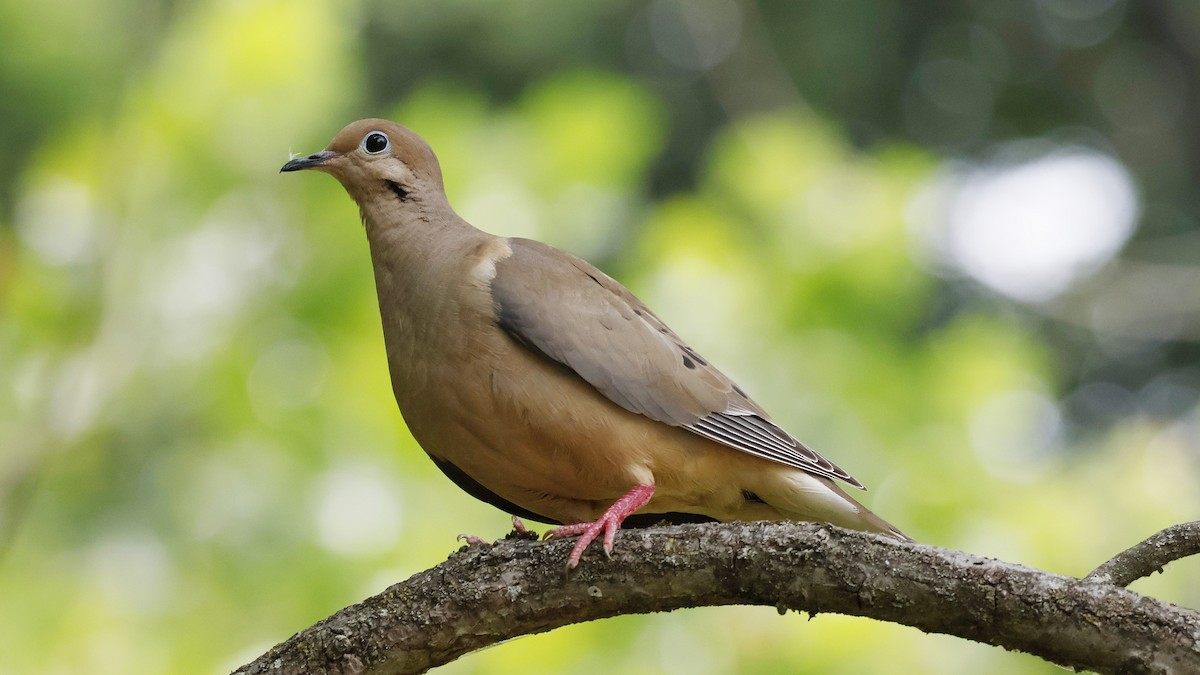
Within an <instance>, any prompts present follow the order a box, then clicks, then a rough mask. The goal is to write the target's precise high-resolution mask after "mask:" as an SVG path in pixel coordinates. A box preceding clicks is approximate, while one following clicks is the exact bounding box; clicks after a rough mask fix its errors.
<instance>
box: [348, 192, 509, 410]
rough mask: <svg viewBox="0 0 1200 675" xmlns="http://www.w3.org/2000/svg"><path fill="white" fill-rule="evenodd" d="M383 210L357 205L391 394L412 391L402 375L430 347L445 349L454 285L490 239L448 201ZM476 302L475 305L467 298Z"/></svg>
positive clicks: (455, 306) (460, 307)
mask: <svg viewBox="0 0 1200 675" xmlns="http://www.w3.org/2000/svg"><path fill="white" fill-rule="evenodd" d="M401 206H404V207H406V208H391V209H388V210H387V211H381V210H373V209H371V208H365V207H364V208H363V222H364V224H365V226H366V231H367V239H368V241H369V242H370V246H371V260H372V263H373V264H374V268H375V286H376V290H377V292H378V296H379V313H380V316H381V318H382V320H383V333H384V339H385V341H386V343H387V350H388V361H389V364H390V365H391V369H392V378H393V386H395V387H396V388H397V396H399V395H400V393H401V391H402V390H409V389H413V388H414V387H415V385H414V386H413V387H410V386H409V383H407V379H406V378H412V377H416V376H417V374H418V373H419V370H420V369H419V368H417V367H414V364H416V363H418V362H419V361H420V359H421V358H422V354H428V353H429V352H430V351H431V350H436V349H447V348H449V345H444V344H440V343H441V342H444V341H445V340H446V339H447V336H446V335H445V331H444V327H445V326H446V325H454V323H455V322H456V321H457V320H458V317H457V316H452V315H453V314H455V313H457V312H462V311H464V304H463V298H461V297H459V296H460V295H462V294H463V293H467V292H469V289H466V288H464V284H463V283H460V282H461V280H462V279H464V276H465V273H464V270H466V269H469V267H470V265H471V264H472V258H473V256H474V255H475V253H474V252H475V251H477V250H479V248H480V247H481V246H483V245H486V244H487V242H488V241H489V240H494V239H497V238H496V237H493V236H492V235H489V234H487V233H485V232H482V231H480V230H477V229H476V228H474V227H473V226H471V225H470V224H469V223H467V222H466V221H464V220H463V219H461V218H459V217H458V215H457V214H455V213H454V211H453V210H452V209H450V207H449V206H448V205H445V204H443V205H436V204H434V205H429V206H430V208H416V206H417V205H414V204H402V205H401ZM473 304H478V303H473Z"/></svg>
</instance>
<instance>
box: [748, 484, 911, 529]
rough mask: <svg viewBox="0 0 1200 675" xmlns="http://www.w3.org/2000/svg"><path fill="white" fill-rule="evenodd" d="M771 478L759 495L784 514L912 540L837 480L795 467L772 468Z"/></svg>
mask: <svg viewBox="0 0 1200 675" xmlns="http://www.w3.org/2000/svg"><path fill="white" fill-rule="evenodd" d="M771 476H772V478H773V480H770V481H769V483H770V484H769V485H764V486H763V489H761V491H759V492H758V494H759V496H760V497H761V498H762V499H763V500H764V501H766V502H767V504H770V505H771V506H773V507H774V508H775V509H776V510H778V511H779V512H780V513H782V514H783V515H784V516H786V517H788V518H793V519H795V520H809V521H818V522H820V521H823V522H828V523H833V524H834V525H840V526H842V527H848V528H851V529H854V530H863V531H866V532H878V533H880V534H886V535H888V536H890V537H892V538H894V539H898V540H900V541H912V538H911V537H909V536H908V535H906V534H904V533H903V532H901V531H900V530H899V529H898V528H897V527H896V526H894V525H892V524H891V523H889V522H887V521H886V520H884V519H883V518H880V517H879V516H877V515H875V514H874V513H873V512H872V511H871V510H870V509H868V508H867V507H865V506H863V505H862V504H859V503H858V501H857V500H855V499H854V498H853V497H851V496H850V495H848V494H846V491H845V490H843V489H842V488H841V487H840V486H839V485H838V484H837V483H834V482H833V481H832V480H830V479H828V478H825V477H824V476H816V475H813V474H811V473H808V472H806V471H801V470H799V469H797V470H795V471H789V472H778V471H777V472H773V473H772V474H771Z"/></svg>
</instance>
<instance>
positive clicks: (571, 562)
mask: <svg viewBox="0 0 1200 675" xmlns="http://www.w3.org/2000/svg"><path fill="white" fill-rule="evenodd" d="M653 496H654V486H653V485H635V486H634V487H633V489H632V490H630V491H629V492H627V493H625V496H624V497H621V498H620V499H618V500H617V501H616V502H614V503H613V505H612V506H610V507H608V510H607V511H605V512H604V515H602V516H600V517H599V518H598V519H596V520H595V521H594V522H591V523H571V524H570V525H563V526H562V527H556V528H554V529H553V530H550V531H549V532H547V533H546V538H547V539H560V538H562V537H570V536H572V535H576V534H577V535H579V541H577V542H575V548H573V549H571V555H570V556H569V557H568V558H567V569H568V570H570V569H574V568H575V567H577V566H578V565H579V559H580V558H581V557H583V552H584V550H586V549H587V547H588V544H591V543H592V542H593V541H595V540H596V537H598V536H600V532H601V531H603V532H604V555H605V556H609V557H611V556H612V550H613V540H614V539H615V538H616V536H617V530H619V529H620V528H621V523H622V522H624V520H625V519H626V518H628V517H629V515H630V514H632V513H633V512H634V511H637V510H638V509H640V508H642V507H643V506H645V505H646V504H647V502H649V501H650V498H651V497H653Z"/></svg>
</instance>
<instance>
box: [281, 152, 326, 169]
mask: <svg viewBox="0 0 1200 675" xmlns="http://www.w3.org/2000/svg"><path fill="white" fill-rule="evenodd" d="M337 156H338V153H336V152H334V151H332V150H322V151H320V152H314V153H313V154H311V155H309V156H308V157H297V158H296V159H293V160H292V161H290V162H288V163H287V164H284V165H283V168H282V169H280V170H279V173H283V172H284V171H299V170H300V169H315V168H317V167H318V166H321V165H323V164H325V163H326V162H328V161H329V160H331V159H333V158H334V157H337Z"/></svg>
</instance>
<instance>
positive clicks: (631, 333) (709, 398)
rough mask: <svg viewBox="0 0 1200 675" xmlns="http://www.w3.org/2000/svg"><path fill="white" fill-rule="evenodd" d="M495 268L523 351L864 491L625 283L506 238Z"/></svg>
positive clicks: (632, 406) (498, 302)
mask: <svg viewBox="0 0 1200 675" xmlns="http://www.w3.org/2000/svg"><path fill="white" fill-rule="evenodd" d="M509 245H510V246H511V248H512V255H511V256H509V257H507V258H504V259H502V260H498V261H497V262H496V275H495V277H494V278H493V279H492V283H491V293H492V302H493V306H494V309H495V314H496V322H497V324H498V325H499V326H500V327H501V328H502V329H504V331H505V332H507V333H508V334H509V335H510V336H512V337H513V338H514V339H515V340H516V341H517V342H519V343H521V344H522V345H524V346H525V347H526V348H528V349H531V350H533V351H535V352H538V353H540V354H543V355H545V356H546V357H548V358H550V359H553V360H554V361H557V362H558V363H560V364H562V365H564V366H566V367H568V368H570V369H571V370H572V371H574V372H575V373H576V374H577V375H578V376H579V377H581V378H583V379H584V380H585V381H587V382H588V383H589V384H591V385H592V386H593V387H595V388H596V389H597V390H599V391H600V392H601V393H603V394H604V395H605V396H607V397H608V398H609V399H610V400H611V401H612V402H614V403H616V404H617V405H619V406H621V407H622V408H625V409H626V410H629V411H631V412H635V413H638V414H641V415H645V416H646V417H649V418H651V419H653V420H657V421H659V422H663V423H666V424H670V425H672V426H678V427H683V428H684V429H687V430H688V431H691V432H692V433H695V434H698V435H700V436H703V437H705V438H708V439H710V440H713V441H716V442H717V443H721V444H723V445H726V446H728V447H730V448H733V449H735V450H740V451H742V452H745V453H748V454H751V455H754V456H756V457H762V458H764V459H769V460H771V461H775V462H779V463H781V464H786V465H788V466H792V467H795V468H798V469H803V470H805V471H808V472H811V473H814V474H817V475H821V476H825V477H828V478H836V479H839V480H842V481H845V482H847V483H849V484H850V485H853V486H855V487H858V488H861V487H862V484H860V483H859V482H858V481H857V480H855V479H854V477H852V476H851V475H850V474H848V473H846V472H845V471H843V470H842V469H841V468H839V467H838V466H837V465H836V464H834V463H833V462H830V461H829V460H827V459H825V458H824V457H822V456H821V455H820V454H818V453H817V452H815V451H813V450H811V449H809V448H808V447H806V446H805V445H804V444H803V443H801V442H800V441H798V440H796V439H795V438H792V436H791V435H790V434H788V433H787V432H786V431H784V430H783V429H781V428H780V427H778V426H777V425H775V424H774V423H773V422H771V420H770V418H769V417H768V416H767V414H766V412H765V411H763V409H762V408H760V407H759V406H758V404H756V403H755V402H754V401H752V400H750V398H749V397H748V396H746V394H745V393H744V392H743V391H742V390H741V389H740V388H738V386H737V385H736V384H734V383H733V382H732V381H731V380H730V379H729V378H728V377H726V376H725V375H724V374H723V373H721V371H719V370H717V369H716V368H714V367H713V366H712V365H711V364H709V363H708V361H706V360H705V359H704V358H702V357H701V356H700V355H699V354H697V353H696V352H695V350H693V349H692V348H691V347H689V346H688V345H687V344H686V343H685V342H684V341H683V340H681V339H679V336H677V335H675V333H674V332H673V331H672V330H671V329H670V328H668V327H667V326H666V325H665V324H664V323H663V322H662V321H661V320H659V318H658V317H657V316H655V315H654V314H653V313H652V312H651V311H650V310H649V309H647V308H646V306H645V305H643V304H642V303H641V301H639V300H638V299H637V298H636V297H634V295H633V294H632V293H630V292H629V291H628V290H627V289H626V288H625V287H624V286H622V285H621V284H619V283H617V282H616V281H615V280H613V279H612V278H611V277H609V276H608V275H606V274H604V273H603V272H601V271H600V270H598V269H596V268H595V267H593V266H592V265H590V264H588V263H587V262H585V261H583V260H580V259H579V258H576V257H575V256H572V255H570V254H568V253H564V252H563V251H560V250H558V249H555V248H552V247H550V246H547V245H546V244H542V243H540V242H536V241H531V240H527V239H510V240H509Z"/></svg>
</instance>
